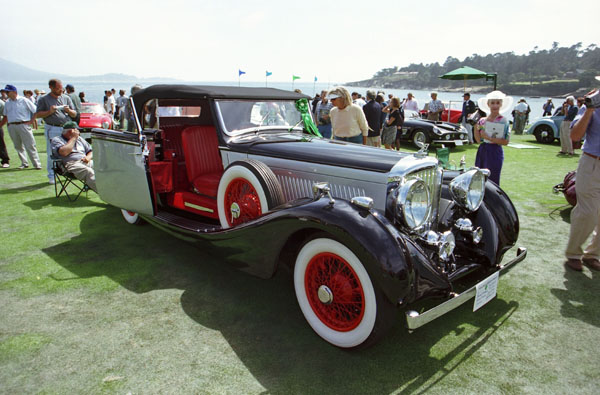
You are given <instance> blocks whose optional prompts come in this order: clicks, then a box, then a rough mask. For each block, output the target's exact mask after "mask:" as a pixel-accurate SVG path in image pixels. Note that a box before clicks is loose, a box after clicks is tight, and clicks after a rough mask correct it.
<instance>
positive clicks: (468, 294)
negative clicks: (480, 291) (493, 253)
mask: <svg viewBox="0 0 600 395" xmlns="http://www.w3.org/2000/svg"><path fill="white" fill-rule="evenodd" d="M526 256H527V248H521V247H519V248H518V249H517V256H516V258H515V259H513V260H511V261H509V262H507V263H505V264H504V265H500V267H499V269H498V271H499V272H500V274H501V275H502V274H505V273H507V272H508V271H509V270H510V269H512V268H513V267H514V266H515V265H516V264H517V263H519V262H521V261H522V260H523V259H525V257H526ZM476 289H477V284H475V285H473V286H472V287H471V288H469V289H467V290H466V291H464V292H463V293H461V294H460V295H456V296H455V297H453V298H452V299H449V300H447V301H445V302H444V303H442V304H439V305H437V306H435V307H434V308H432V309H429V310H427V311H425V312H423V313H420V314H419V313H418V312H416V311H414V310H407V311H406V325H407V327H408V330H409V331H413V330H415V329H417V328H419V327H421V326H423V325H425V324H427V323H428V322H431V321H433V320H435V319H436V318H438V317H441V316H442V315H444V314H446V313H448V312H449V311H451V310H454V309H455V308H457V307H459V306H460V305H462V304H463V303H465V302H467V301H469V300H471V299H472V298H473V297H475V293H476Z"/></svg>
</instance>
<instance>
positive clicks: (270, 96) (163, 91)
mask: <svg viewBox="0 0 600 395" xmlns="http://www.w3.org/2000/svg"><path fill="white" fill-rule="evenodd" d="M303 97H305V98H307V99H309V98H310V97H309V96H306V95H303V94H301V93H296V92H292V91H284V90H282V89H275V88H247V87H237V86H212V85H171V84H169V85H152V86H149V87H148V88H146V89H142V90H140V91H138V92H136V93H135V94H134V95H133V99H134V101H135V102H136V104H137V102H138V100H139V101H140V102H144V103H145V102H146V101H148V100H150V99H194V98H197V99H206V98H215V99H227V98H231V99H258V100H286V99H287V100H298V99H302V98H303Z"/></svg>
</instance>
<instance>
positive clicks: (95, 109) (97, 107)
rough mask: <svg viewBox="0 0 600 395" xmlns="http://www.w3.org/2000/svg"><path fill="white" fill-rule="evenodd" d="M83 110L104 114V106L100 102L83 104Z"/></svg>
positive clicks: (84, 112)
mask: <svg viewBox="0 0 600 395" xmlns="http://www.w3.org/2000/svg"><path fill="white" fill-rule="evenodd" d="M81 112H82V113H83V114H104V112H105V111H104V108H102V106H101V105H100V104H95V103H94V104H82V106H81Z"/></svg>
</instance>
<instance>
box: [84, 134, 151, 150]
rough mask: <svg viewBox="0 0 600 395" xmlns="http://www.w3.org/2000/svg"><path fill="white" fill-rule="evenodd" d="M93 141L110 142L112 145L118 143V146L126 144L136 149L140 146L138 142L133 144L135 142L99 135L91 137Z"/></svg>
mask: <svg viewBox="0 0 600 395" xmlns="http://www.w3.org/2000/svg"><path fill="white" fill-rule="evenodd" d="M93 138H94V140H104V141H112V142H114V143H120V144H126V145H133V146H136V147H139V146H140V143H139V142H135V141H130V140H126V139H116V138H110V137H105V136H102V135H100V134H97V133H96V134H94V136H93Z"/></svg>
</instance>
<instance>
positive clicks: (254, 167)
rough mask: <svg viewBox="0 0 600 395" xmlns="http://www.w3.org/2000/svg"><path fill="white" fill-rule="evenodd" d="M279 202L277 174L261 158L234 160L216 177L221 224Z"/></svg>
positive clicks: (245, 219) (227, 225)
mask: <svg viewBox="0 0 600 395" xmlns="http://www.w3.org/2000/svg"><path fill="white" fill-rule="evenodd" d="M283 203H284V198H283V190H282V189H281V185H280V184H279V181H277V177H276V176H275V174H273V172H272V171H271V169H269V167H268V166H267V165H265V164H264V163H262V162H259V161H256V160H252V159H249V160H244V161H237V162H234V163H232V164H231V165H230V166H229V167H228V168H227V169H226V170H225V172H224V173H223V176H222V177H221V180H220V181H219V190H218V192H217V208H218V211H219V221H220V222H221V226H222V227H223V228H230V227H232V226H236V225H239V224H242V223H244V222H248V221H250V220H252V219H254V218H257V217H259V216H261V215H262V214H264V213H266V212H268V211H269V210H271V209H273V208H274V207H277V206H279V205H281V204H283Z"/></svg>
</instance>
